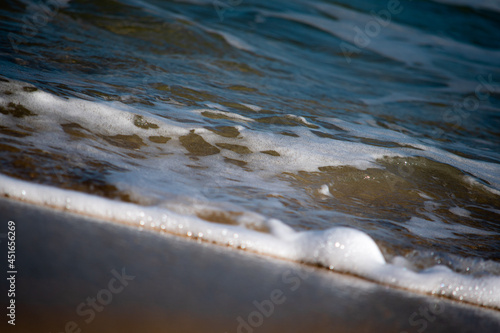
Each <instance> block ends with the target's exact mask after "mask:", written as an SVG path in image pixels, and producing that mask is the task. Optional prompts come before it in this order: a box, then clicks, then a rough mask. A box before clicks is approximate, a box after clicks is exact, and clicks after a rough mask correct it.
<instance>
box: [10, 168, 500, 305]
mask: <svg viewBox="0 0 500 333" xmlns="http://www.w3.org/2000/svg"><path fill="white" fill-rule="evenodd" d="M0 195H3V196H8V197H10V198H12V199H17V200H21V201H26V202H30V203H33V204H37V205H42V206H49V207H53V208H56V209H60V210H66V211H70V212H73V213H78V214H82V215H87V216H93V217H96V218H99V219H104V220H106V221H113V222H117V223H123V224H128V225H133V226H136V227H138V228H141V229H149V230H154V231H157V232H168V233H172V234H176V235H182V236H185V237H189V238H193V239H197V240H207V241H210V242H214V243H217V244H220V245H226V246H230V247H234V248H240V249H246V250H249V251H252V252H256V253H260V254H263V255H271V256H274V257H279V258H283V259H289V260H294V261H298V262H304V263H309V264H319V265H321V266H323V267H326V268H330V269H332V270H336V271H340V272H346V273H350V274H355V275H358V276H360V277H364V278H367V279H370V280H373V281H378V282H381V283H384V284H388V285H391V286H394V287H399V288H404V289H408V290H413V291H418V292H423V293H427V294H435V295H440V296H447V297H450V298H453V299H457V300H463V301H467V302H470V303H475V304H478V305H483V306H489V307H496V308H500V277H492V276H488V277H481V278H478V277H471V276H464V275H460V274H458V273H454V272H452V271H451V270H450V269H448V268H446V267H444V266H435V267H432V268H429V269H426V270H424V271H422V272H414V271H411V270H409V269H408V268H407V267H404V266H401V265H398V264H389V263H386V262H385V259H384V257H383V255H382V253H381V252H380V249H379V248H378V246H377V245H376V243H375V242H374V241H373V240H372V239H371V238H370V237H369V236H368V235H367V234H365V233H363V232H361V231H358V230H355V229H352V228H345V227H338V228H332V229H328V230H323V231H304V232H296V231H294V230H292V229H291V228H290V227H288V226H287V225H285V224H283V223H282V222H280V221H278V220H276V219H268V220H266V221H265V222H266V223H267V225H268V227H269V229H270V230H271V233H270V234H266V233H261V232H257V231H253V230H248V229H245V228H242V227H239V226H231V225H224V224H217V223H209V222H205V221H203V220H201V219H199V218H196V217H192V216H186V215H180V214H177V213H173V212H171V211H169V210H167V209H165V208H160V207H141V206H137V205H134V204H130V203H124V202H118V201H113V200H108V199H104V198H99V197H95V196H91V195H88V194H83V193H77V192H73V191H68V190H62V189H57V188H52V187H48V186H43V185H38V184H33V183H28V182H25V181H21V180H16V179H13V178H10V177H7V176H3V175H0Z"/></svg>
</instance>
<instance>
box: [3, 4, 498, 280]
mask: <svg viewBox="0 0 500 333" xmlns="http://www.w3.org/2000/svg"><path fill="white" fill-rule="evenodd" d="M41 3H42V4H44V5H43V6H40V5H38V6H35V5H27V4H26V3H24V2H17V1H6V2H4V3H3V4H2V5H1V10H0V22H1V23H0V36H1V44H0V75H1V77H0V81H1V82H0V173H2V174H4V175H7V176H9V177H12V178H16V179H22V180H25V181H29V182H31V183H36V184H43V185H49V186H51V187H57V188H62V189H66V190H76V191H78V192H85V193H89V194H91V195H93V196H97V197H105V198H110V199H112V200H114V201H125V202H132V203H135V204H138V205H139V206H141V207H144V206H147V207H157V208H161V209H165V210H168V211H173V212H176V213H179V214H183V215H187V216H197V217H198V218H200V219H203V220H205V221H208V222H210V223H218V224H226V225H242V226H244V227H246V228H249V229H255V230H258V231H260V232H268V230H267V229H266V228H267V227H266V225H265V223H263V222H262V221H264V220H265V219H268V218H276V219H279V220H281V221H282V222H283V223H285V224H286V225H288V226H290V227H292V228H293V229H294V230H297V231H303V230H325V229H328V228H331V227H336V226H347V227H353V228H356V229H358V230H362V231H363V232H365V233H367V234H368V235H370V236H371V237H372V238H373V239H374V240H375V242H376V243H377V245H378V246H379V248H380V249H381V251H382V253H383V254H384V257H385V259H386V260H387V261H389V262H392V261H393V260H396V259H395V258H400V257H404V258H406V260H408V263H406V264H408V265H409V267H410V266H411V269H413V270H416V271H418V270H421V269H424V268H428V267H431V266H434V265H436V264H443V265H446V266H448V267H449V268H451V269H452V270H454V271H456V272H458V273H460V274H466V275H468V274H469V275H470V274H471V275H474V276H484V275H494V276H498V275H500V264H499V263H498V262H499V261H500V255H499V253H500V226H499V223H500V131H499V128H500V116H499V115H500V113H499V112H500V111H499V110H500V84H499V83H498V82H500V66H499V65H500V39H499V38H496V36H497V35H498V32H499V31H500V4H499V3H498V2H486V1H485V2H475V1H472V0H470V1H462V0H455V1H453V0H446V1H401V2H397V1H396V2H395V1H354V2H351V1H273V2H269V1H252V2H249V1H243V0H235V1H229V0H228V1H203V0H192V1H84V2H77V1H62V0H61V1H55V0H54V1H52V2H50V1H49V2H41Z"/></svg>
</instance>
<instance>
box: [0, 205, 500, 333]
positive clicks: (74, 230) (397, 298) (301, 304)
mask: <svg viewBox="0 0 500 333" xmlns="http://www.w3.org/2000/svg"><path fill="white" fill-rule="evenodd" d="M9 220H12V221H15V223H16V266H17V267H16V268H17V272H18V273H17V276H16V298H15V299H16V325H15V326H12V325H8V324H7V320H8V317H6V316H5V312H6V310H3V312H4V314H3V315H2V318H3V319H2V323H1V324H0V330H1V331H2V332H53V333H55V332H221V333H224V332H228V333H230V332H241V333H250V332H308V333H312V332H339V333H341V332H398V333H399V332H408V333H411V332H419V333H422V332H499V331H500V312H499V311H495V310H491V309H485V308H480V307H475V306H471V305H467V304H461V303H459V302H455V301H450V300H447V299H442V298H434V297H429V296H425V295H419V294H414V293H409V292H405V291H402V290H395V289H392V288H388V287H385V286H381V285H377V284H374V283H371V282H369V281H365V280H362V279H358V278H356V277H352V276H346V275H343V274H337V273H334V272H331V271H327V270H324V269H318V268H314V267H309V266H304V265H300V264H296V263H292V262H287V261H283V260H277V259H274V258H268V257H264V256H259V255H255V254H251V253H246V252H244V251H238V250H233V249H229V248H224V247H221V246H217V245H212V244H207V243H197V242H196V241H193V240H188V239H183V238H179V237H176V236H171V235H166V234H156V233H154V232H151V231H139V230H138V229H137V228H134V227H127V226H122V225H118V224H115V223H108V222H105V221H99V220H95V219H90V218H86V217H82V216H77V215H74V214H70V213H66V212H61V211H55V210H52V209H49V208H43V207H36V206H33V205H29V204H25V203H20V202H16V201H12V200H9V199H4V198H2V199H0V221H1V229H0V233H6V232H7V221H9ZM0 240H1V243H0V247H1V251H2V255H1V257H2V258H4V259H2V261H1V265H0V267H1V269H2V271H3V272H4V273H3V276H5V272H6V271H7V267H6V265H7V262H6V255H5V254H6V253H7V248H6V238H5V237H3V238H1V239H0ZM2 280H3V281H4V282H3V283H2V284H1V286H2V290H1V295H2V296H1V297H0V302H1V304H2V308H3V309H5V308H6V306H7V304H6V302H7V296H6V295H7V289H6V288H7V284H5V278H3V279H2Z"/></svg>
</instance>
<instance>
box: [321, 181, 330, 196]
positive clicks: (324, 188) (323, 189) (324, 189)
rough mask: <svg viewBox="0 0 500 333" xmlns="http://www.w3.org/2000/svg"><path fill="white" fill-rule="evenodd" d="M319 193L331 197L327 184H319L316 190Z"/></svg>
mask: <svg viewBox="0 0 500 333" xmlns="http://www.w3.org/2000/svg"><path fill="white" fill-rule="evenodd" d="M318 192H319V193H321V194H323V195H325V196H327V197H331V196H332V194H331V193H330V188H329V187H328V185H326V184H324V185H321V187H320V188H319V190H318Z"/></svg>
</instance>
